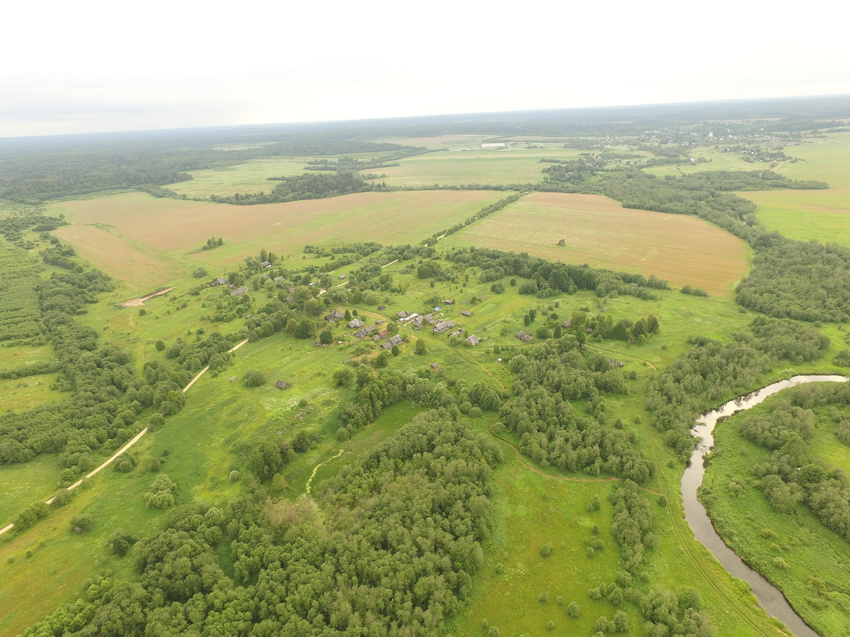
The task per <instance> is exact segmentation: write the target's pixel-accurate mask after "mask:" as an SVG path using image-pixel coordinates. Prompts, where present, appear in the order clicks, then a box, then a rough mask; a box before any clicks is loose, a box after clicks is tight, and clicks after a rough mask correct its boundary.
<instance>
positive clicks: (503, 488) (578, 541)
mask: <svg viewBox="0 0 850 637" xmlns="http://www.w3.org/2000/svg"><path fill="white" fill-rule="evenodd" d="M653 435H655V434H653ZM650 444H658V441H657V440H656V441H653V442H652V443H650ZM503 450H504V452H505V465H504V466H503V467H501V468H500V469H499V470H498V471H497V472H496V473H495V474H494V480H495V482H496V488H495V498H494V500H495V509H496V515H495V516H494V518H495V519H498V520H500V523H499V525H498V526H497V528H496V530H495V533H494V535H493V537H491V539H490V540H488V542H487V545H486V547H485V556H486V557H485V561H484V569H483V573H482V576H481V577H480V578H478V579H477V580H476V583H475V585H474V588H473V592H472V598H471V600H470V603H469V604H468V606H467V607H466V609H465V610H464V611H463V613H461V615H460V616H459V617H458V618H457V619H456V620H455V622H454V626H453V628H454V632H455V634H457V635H459V636H463V637H477V636H478V635H482V634H486V630H487V628H486V627H487V626H495V627H497V628H498V629H499V630H500V634H503V635H518V634H525V633H529V634H532V635H535V634H543V633H544V631H547V634H550V633H549V632H548V630H549V629H547V622H549V621H552V622H553V624H554V628H552V629H551V634H553V635H565V636H570V635H585V634H587V635H589V634H591V633H592V632H593V625H594V623H595V622H596V620H597V619H598V618H599V617H601V616H606V617H608V618H609V619H610V618H611V617H612V616H613V614H614V612H615V611H616V610H623V611H624V612H626V614H627V615H628V616H629V620H630V625H631V630H630V631H629V632H628V633H625V634H629V635H641V634H643V633H642V631H641V629H640V627H641V626H642V624H643V621H642V617H641V615H640V612H639V610H638V609H637V607H636V606H634V605H632V604H630V603H628V602H626V603H623V604H622V605H621V606H619V607H615V606H613V605H612V604H611V603H609V602H608V601H606V600H604V599H603V600H593V599H591V598H590V597H589V596H588V594H587V591H588V589H590V588H593V587H595V586H597V585H598V584H600V583H610V582H612V581H614V578H615V576H616V573H617V570H618V568H619V565H618V564H619V561H618V560H619V556H618V550H617V546H616V544H615V542H614V540H613V538H612V536H611V533H610V526H611V522H612V510H611V505H610V503H609V501H608V496H609V494H610V493H611V491H612V485H613V484H614V483H612V482H601V483H600V482H580V481H567V480H563V479H559V477H558V476H552V475H549V476H544V475H541V474H539V473H535V472H533V471H531V470H529V468H528V467H527V466H526V465H525V463H524V462H521V461H519V460H518V459H517V458H516V457H515V455H514V454H513V452H512V450H511V449H510V448H509V447H507V446H506V445H503ZM671 484H675V481H673V482H671ZM665 493H668V498H675V497H677V496H678V494H677V493H676V491H675V487H673V490H671V491H670V492H667V491H666V489H665ZM596 496H598V497H599V499H600V500H601V502H602V507H601V509H600V510H599V511H588V510H587V505H588V504H589V503H590V502H591V501H592V500H593V498H594V497H596ZM647 497H648V498H649V499H650V502H651V504H650V506H651V512H652V515H653V517H654V518H655V521H656V522H655V529H654V532H655V533H657V534H659V535H660V536H661V537H662V538H664V540H663V541H662V543H661V545H660V547H659V548H658V549H657V550H655V551H652V552H651V553H650V554H649V556H648V562H649V565H650V566H649V570H651V572H652V581H653V584H654V585H658V586H662V587H665V588H669V589H672V590H674V591H680V590H682V589H684V588H688V587H694V588H697V589H698V590H699V591H700V594H701V596H702V600H703V603H704V604H705V605H706V607H707V609H708V611H709V613H710V615H711V618H712V622H713V624H714V626H715V627H716V628H717V629H718V634H722V635H740V636H742V637H743V636H749V635H754V634H764V635H772V634H775V633H776V631H773V630H772V629H770V628H768V627H767V624H766V622H765V620H764V615H763V613H761V611H760V610H759V609H757V608H756V607H755V605H754V603H753V599H752V596H751V595H750V594H749V593H748V592H745V591H744V590H742V589H740V588H739V587H738V585H736V584H735V583H734V582H733V581H732V580H731V578H729V577H728V575H726V574H725V573H724V572H723V570H722V568H721V567H720V566H719V565H718V564H717V563H716V562H714V561H713V559H712V558H711V557H710V556H709V555H708V553H707V551H705V550H704V549H702V547H701V546H700V545H698V544H697V543H696V541H695V540H694V539H693V537H692V535H691V534H690V531H689V530H688V529H687V527H686V526H685V524H684V522H683V521H682V519H681V512H680V511H679V510H678V507H676V506H674V505H671V506H669V507H662V506H659V505H657V504H656V500H657V497H656V496H654V495H653V494H649V493H648V494H647ZM671 502H672V500H671ZM594 526H598V530H599V531H598V535H595V534H594V531H593V527H594ZM592 537H598V538H599V539H601V540H602V542H603V545H604V548H603V550H601V551H597V552H596V553H595V554H594V555H593V557H587V555H586V548H587V542H588V541H589V540H590V538H592ZM544 544H549V545H550V546H551V547H552V552H551V554H550V555H549V556H548V557H543V556H542V555H541V553H540V548H541V547H542V546H543V545H544ZM559 598H562V599H563V602H562V603H560V600H559ZM573 601H574V602H576V603H577V604H578V606H579V608H580V611H581V614H580V616H579V617H577V618H572V617H570V616H569V615H568V614H567V607H568V605H569V604H570V602H573ZM756 626H759V627H761V629H760V630H758V629H756V628H755V627H756Z"/></svg>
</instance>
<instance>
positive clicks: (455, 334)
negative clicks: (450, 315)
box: [449, 327, 466, 336]
mask: <svg viewBox="0 0 850 637" xmlns="http://www.w3.org/2000/svg"><path fill="white" fill-rule="evenodd" d="M465 331H466V330H465V329H463V328H462V327H459V328H457V329H456V330H455V331H454V332H452V333H451V334H449V336H463V333H464V332H465Z"/></svg>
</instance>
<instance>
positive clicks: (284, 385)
mask: <svg viewBox="0 0 850 637" xmlns="http://www.w3.org/2000/svg"><path fill="white" fill-rule="evenodd" d="M274 386H275V387H277V388H278V389H286V388H287V387H289V383H285V382H283V381H282V380H279V381H277V382H276V383H275V384H274Z"/></svg>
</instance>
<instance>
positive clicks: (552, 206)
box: [443, 193, 748, 295]
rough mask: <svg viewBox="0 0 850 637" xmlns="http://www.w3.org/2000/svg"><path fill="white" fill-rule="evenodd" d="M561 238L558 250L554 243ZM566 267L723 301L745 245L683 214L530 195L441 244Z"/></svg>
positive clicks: (740, 269)
mask: <svg viewBox="0 0 850 637" xmlns="http://www.w3.org/2000/svg"><path fill="white" fill-rule="evenodd" d="M560 239H564V241H565V243H566V245H565V246H559V245H557V243H558V241H559V240H560ZM443 242H445V244H446V245H448V246H453V245H474V246H483V247H488V248H495V249H498V250H514V251H516V252H527V253H529V254H531V255H533V256H537V257H541V258H543V259H548V260H550V261H561V262H567V263H577V264H580V263H587V264H588V265H591V266H594V267H602V268H608V269H611V270H618V271H625V272H640V273H642V274H645V275H650V274H655V275H656V276H658V277H659V278H662V279H666V280H668V281H669V282H670V284H671V285H672V286H674V287H679V286H682V285H692V286H694V287H698V288H702V289H704V290H706V291H708V292H709V293H711V294H716V295H728V294H730V293H731V291H732V286H733V285H734V284H735V283H736V282H737V281H739V280H740V279H741V277H743V275H744V274H745V272H746V270H747V267H748V251H747V246H746V244H745V243H744V242H743V241H741V240H740V239H738V238H736V237H734V236H732V235H731V234H729V233H728V232H725V231H723V230H720V229H719V228H716V227H714V226H712V225H711V224H708V223H706V222H704V221H701V220H699V219H696V218H694V217H686V216H684V215H670V214H664V213H660V212H650V211H646V210H631V209H626V208H623V207H622V206H620V204H619V203H617V202H615V201H613V200H611V199H608V198H606V197H601V196H598V195H572V194H561V193H533V194H531V195H528V196H526V197H523V198H522V199H520V200H519V201H518V202H516V203H514V204H512V205H510V206H508V207H507V208H505V209H503V210H500V211H499V212H497V213H495V214H492V215H490V216H489V217H487V218H485V219H482V220H481V221H479V222H477V223H475V224H473V225H471V226H468V227H467V228H465V229H463V230H461V231H460V232H457V233H455V234H453V235H451V236H449V237H446V238H445V239H443Z"/></svg>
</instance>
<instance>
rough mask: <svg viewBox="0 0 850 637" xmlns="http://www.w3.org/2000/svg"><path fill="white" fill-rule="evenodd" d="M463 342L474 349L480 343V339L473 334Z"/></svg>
mask: <svg viewBox="0 0 850 637" xmlns="http://www.w3.org/2000/svg"><path fill="white" fill-rule="evenodd" d="M464 342H465V343H469V344H470V345H472V346H473V347H475V346H476V345H478V343H480V342H481V339H480V338H478V337H477V336H476V335H475V334H473V335H472V336H470V337H469V338H467V339H466V340H465V341H464Z"/></svg>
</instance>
